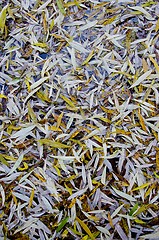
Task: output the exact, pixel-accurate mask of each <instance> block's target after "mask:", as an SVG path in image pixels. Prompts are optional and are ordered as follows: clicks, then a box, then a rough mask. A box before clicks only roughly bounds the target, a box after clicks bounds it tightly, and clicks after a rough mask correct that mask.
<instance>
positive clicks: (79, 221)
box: [76, 217, 95, 240]
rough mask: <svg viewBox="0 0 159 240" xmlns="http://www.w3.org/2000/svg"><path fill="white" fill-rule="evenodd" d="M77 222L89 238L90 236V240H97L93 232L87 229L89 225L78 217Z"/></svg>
mask: <svg viewBox="0 0 159 240" xmlns="http://www.w3.org/2000/svg"><path fill="white" fill-rule="evenodd" d="M76 220H77V221H78V223H79V224H80V225H81V227H82V228H83V230H84V231H85V232H86V233H87V234H88V236H90V238H91V239H92V240H95V238H94V236H93V234H92V233H91V231H90V230H89V228H88V227H87V225H86V224H85V223H84V221H81V220H80V219H79V218H78V217H76Z"/></svg>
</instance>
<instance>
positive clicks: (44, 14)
mask: <svg viewBox="0 0 159 240" xmlns="http://www.w3.org/2000/svg"><path fill="white" fill-rule="evenodd" d="M42 16H43V28H44V32H45V33H47V21H46V13H45V12H43V14H42Z"/></svg>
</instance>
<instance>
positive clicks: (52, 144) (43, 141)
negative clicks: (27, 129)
mask: <svg viewBox="0 0 159 240" xmlns="http://www.w3.org/2000/svg"><path fill="white" fill-rule="evenodd" d="M38 142H39V143H40V144H41V145H43V144H45V145H48V146H50V147H53V148H69V147H70V146H67V145H66V144H63V143H60V142H55V141H52V140H50V139H40V140H38Z"/></svg>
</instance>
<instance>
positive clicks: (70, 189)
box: [64, 183, 72, 196]
mask: <svg viewBox="0 0 159 240" xmlns="http://www.w3.org/2000/svg"><path fill="white" fill-rule="evenodd" d="M64 185H65V187H66V190H67V192H69V194H70V196H71V195H72V188H69V187H68V186H67V184H66V183H64Z"/></svg>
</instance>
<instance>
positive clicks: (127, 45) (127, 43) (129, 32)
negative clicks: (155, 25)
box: [126, 29, 132, 51]
mask: <svg viewBox="0 0 159 240" xmlns="http://www.w3.org/2000/svg"><path fill="white" fill-rule="evenodd" d="M131 35H132V30H131V29H128V31H127V32H126V48H127V50H128V51H129V50H130V43H131Z"/></svg>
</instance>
